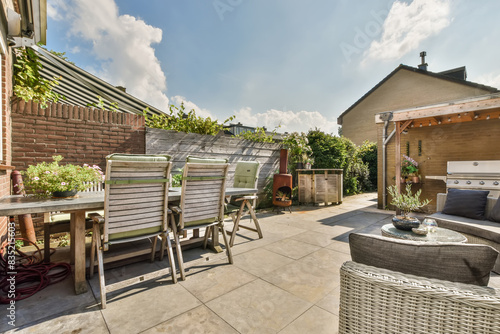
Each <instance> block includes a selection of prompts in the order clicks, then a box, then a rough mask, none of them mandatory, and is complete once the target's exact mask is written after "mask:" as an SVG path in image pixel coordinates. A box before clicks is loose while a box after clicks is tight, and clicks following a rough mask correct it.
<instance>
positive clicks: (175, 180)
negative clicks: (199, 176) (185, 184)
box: [170, 168, 183, 187]
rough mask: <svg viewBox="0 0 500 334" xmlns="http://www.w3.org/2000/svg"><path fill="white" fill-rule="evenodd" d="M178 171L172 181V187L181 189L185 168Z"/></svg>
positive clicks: (173, 175)
mask: <svg viewBox="0 0 500 334" xmlns="http://www.w3.org/2000/svg"><path fill="white" fill-rule="evenodd" d="M177 171H178V173H177V174H172V180H170V182H171V183H172V187H180V186H181V180H182V171H183V168H181V169H178V170H177Z"/></svg>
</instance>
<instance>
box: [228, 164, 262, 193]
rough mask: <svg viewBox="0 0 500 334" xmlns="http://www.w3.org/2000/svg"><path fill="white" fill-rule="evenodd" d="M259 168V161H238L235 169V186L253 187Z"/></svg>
mask: <svg viewBox="0 0 500 334" xmlns="http://www.w3.org/2000/svg"><path fill="white" fill-rule="evenodd" d="M258 169H259V162H258V161H238V163H237V164H236V169H235V171H234V183H233V186H234V187H235V188H253V187H255V179H256V178H257V171H258Z"/></svg>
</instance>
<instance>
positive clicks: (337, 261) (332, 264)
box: [297, 248, 351, 273]
mask: <svg viewBox="0 0 500 334" xmlns="http://www.w3.org/2000/svg"><path fill="white" fill-rule="evenodd" d="M350 260H351V254H350V253H344V252H337V251H334V250H331V249H328V248H322V249H319V250H317V251H316V252H313V253H311V254H309V255H307V256H304V257H303V258H301V259H300V260H297V262H301V263H304V264H306V265H308V266H316V267H318V268H320V269H324V270H329V271H333V272H335V273H338V272H339V270H340V266H341V265H342V264H343V263H344V262H346V261H350Z"/></svg>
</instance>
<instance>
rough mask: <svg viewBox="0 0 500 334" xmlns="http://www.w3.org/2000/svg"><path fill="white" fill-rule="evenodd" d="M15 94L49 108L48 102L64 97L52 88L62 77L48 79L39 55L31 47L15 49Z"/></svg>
mask: <svg viewBox="0 0 500 334" xmlns="http://www.w3.org/2000/svg"><path fill="white" fill-rule="evenodd" d="M14 55H15V63H14V75H13V77H14V94H15V95H16V97H18V98H21V99H23V100H24V101H26V102H28V101H35V102H38V103H39V104H40V107H41V108H47V103H48V102H50V101H52V102H57V101H59V100H60V99H64V97H63V96H61V95H60V94H58V93H56V92H54V91H53V90H52V89H53V88H54V87H55V86H57V85H59V80H60V79H61V78H60V77H59V78H56V77H54V78H53V79H52V80H47V79H44V78H43V77H42V75H41V74H40V70H41V69H42V65H41V63H40V61H39V57H38V56H37V54H36V53H35V51H33V50H32V49H30V48H24V47H23V48H16V49H14Z"/></svg>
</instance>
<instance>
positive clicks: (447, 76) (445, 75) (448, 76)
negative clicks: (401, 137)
mask: <svg viewBox="0 0 500 334" xmlns="http://www.w3.org/2000/svg"><path fill="white" fill-rule="evenodd" d="M400 70H407V71H412V72H415V73H420V74H423V75H428V76H431V77H434V78H437V79H443V80H447V81H451V82H455V83H458V84H462V85H466V86H469V87H474V88H480V89H484V90H487V91H490V92H491V93H496V92H498V91H499V90H498V89H496V88H494V87H490V86H486V85H481V84H478V83H475V82H472V81H467V80H463V79H458V78H457V77H456V75H454V74H456V73H457V72H459V71H461V70H463V71H464V72H465V66H464V67H459V68H456V69H452V70H449V71H444V72H440V73H434V72H430V71H424V70H421V69H418V68H415V67H411V66H407V65H403V64H401V65H399V66H398V67H397V68H396V69H394V71H392V72H391V73H389V75H387V76H386V77H385V78H384V79H382V81H380V82H379V83H378V84H376V85H375V86H374V87H373V88H372V89H370V90H369V91H368V92H367V93H366V94H365V95H363V96H362V97H361V98H360V99H359V100H357V101H356V102H355V103H354V104H353V105H351V106H350V107H349V108H347V109H346V110H345V111H344V112H343V113H342V114H341V115H340V116H339V117H338V118H337V124H339V125H342V118H343V117H344V115H345V114H347V113H348V112H349V111H351V110H352V109H354V108H355V107H356V106H357V105H358V104H360V103H361V102H362V101H363V100H364V99H366V98H367V97H368V96H369V95H370V94H371V93H373V92H374V91H375V90H377V89H378V88H379V87H380V86H382V85H383V84H384V83H385V82H386V81H388V80H389V79H390V78H392V77H393V76H394V75H395V74H396V73H397V72H399V71H400Z"/></svg>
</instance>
